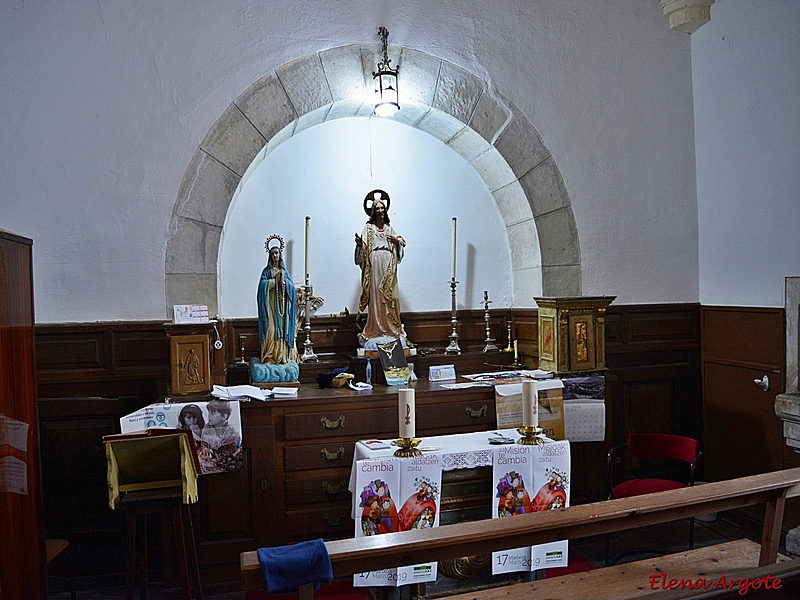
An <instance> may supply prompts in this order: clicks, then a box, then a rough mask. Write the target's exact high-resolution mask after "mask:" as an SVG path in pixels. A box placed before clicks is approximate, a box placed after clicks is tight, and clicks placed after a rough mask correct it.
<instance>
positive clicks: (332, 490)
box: [322, 481, 344, 496]
mask: <svg viewBox="0 0 800 600" xmlns="http://www.w3.org/2000/svg"><path fill="white" fill-rule="evenodd" d="M322 489H323V490H325V491H326V492H327V493H328V494H330V495H331V496H335V495H336V494H339V493H341V492H342V490H344V483H343V482H339V484H338V485H331V484H329V483H328V482H327V481H323V482H322Z"/></svg>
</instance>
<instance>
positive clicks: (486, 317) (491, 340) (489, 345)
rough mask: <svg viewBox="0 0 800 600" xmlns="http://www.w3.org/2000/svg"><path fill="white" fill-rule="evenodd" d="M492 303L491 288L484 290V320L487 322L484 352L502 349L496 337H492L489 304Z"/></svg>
mask: <svg viewBox="0 0 800 600" xmlns="http://www.w3.org/2000/svg"><path fill="white" fill-rule="evenodd" d="M491 303H492V301H491V300H489V290H484V292H483V320H484V322H485V323H486V345H485V346H484V347H483V351H484V352H497V351H499V350H500V348H498V347H497V346H496V345H495V343H494V341H495V340H494V338H493V337H492V328H491V325H490V320H491V317H490V316H489V305H490V304H491Z"/></svg>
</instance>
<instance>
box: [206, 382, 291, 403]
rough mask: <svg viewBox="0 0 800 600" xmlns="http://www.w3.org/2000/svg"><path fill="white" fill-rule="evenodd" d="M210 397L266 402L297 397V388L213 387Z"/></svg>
mask: <svg viewBox="0 0 800 600" xmlns="http://www.w3.org/2000/svg"><path fill="white" fill-rule="evenodd" d="M211 395H212V396H214V397H215V398H219V399H220V400H232V401H236V400H238V401H240V402H249V401H250V400H262V401H263V400H266V399H267V398H276V397H277V398H290V397H295V396H297V388H294V387H280V386H276V387H274V388H272V389H271V390H266V389H261V388H258V387H256V386H254V385H234V386H229V387H225V386H222V385H215V386H214V389H213V390H212V391H211Z"/></svg>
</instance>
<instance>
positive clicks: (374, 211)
mask: <svg viewBox="0 0 800 600" xmlns="http://www.w3.org/2000/svg"><path fill="white" fill-rule="evenodd" d="M390 202H391V201H390V200H389V194H387V193H386V192H384V191H383V190H374V191H372V192H370V193H369V194H367V197H366V198H365V199H364V211H365V212H366V213H367V215H369V220H368V221H367V223H366V225H365V226H364V230H363V231H362V232H361V235H359V234H358V233H356V236H355V241H356V248H355V262H356V264H357V265H358V266H359V267H361V297H360V299H359V303H358V309H359V310H364V309H365V308H368V312H367V322H366V324H365V325H364V330H363V331H362V333H361V335H360V336H359V337H360V340H359V341H360V342H361V345H362V346H363V345H364V344H365V343H366V341H367V340H369V339H372V338H376V337H394V338H398V337H399V338H404V337H405V334H404V333H403V325H402V323H401V322H400V292H399V288H398V285H397V265H398V264H400V261H402V260H403V252H404V249H405V246H406V241H405V240H404V239H403V238H402V236H400V235H398V234H397V232H396V231H395V230H394V229H393V228H392V226H391V225H390V224H389V205H390Z"/></svg>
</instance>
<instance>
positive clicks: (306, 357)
mask: <svg viewBox="0 0 800 600" xmlns="http://www.w3.org/2000/svg"><path fill="white" fill-rule="evenodd" d="M306 219H308V217H306ZM303 290H304V291H305V312H306V314H305V324H304V325H303V331H305V332H306V341H305V342H303V355H302V356H301V357H300V362H304V363H306V362H319V357H318V356H317V355H316V354H314V344H312V343H311V294H313V293H314V288H312V287H311V285H310V284H309V281H308V273H306V284H305V285H304V286H303Z"/></svg>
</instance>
